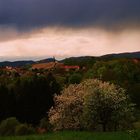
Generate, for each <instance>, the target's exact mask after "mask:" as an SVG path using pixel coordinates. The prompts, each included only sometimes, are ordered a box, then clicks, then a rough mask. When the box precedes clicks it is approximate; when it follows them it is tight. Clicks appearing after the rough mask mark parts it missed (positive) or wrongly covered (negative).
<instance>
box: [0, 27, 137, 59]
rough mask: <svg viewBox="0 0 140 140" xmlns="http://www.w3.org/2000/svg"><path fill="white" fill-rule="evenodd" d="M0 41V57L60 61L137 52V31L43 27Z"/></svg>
mask: <svg viewBox="0 0 140 140" xmlns="http://www.w3.org/2000/svg"><path fill="white" fill-rule="evenodd" d="M29 34H30V35H25V36H22V37H19V36H18V35H17V36H15V38H13V39H9V40H8V39H5V40H4V41H1V42H0V57H1V58H6V57H7V58H8V57H9V58H28V57H32V58H35V59H36V58H39V57H51V56H55V57H56V58H64V57H69V56H86V55H90V56H98V55H103V54H109V53H120V52H131V51H139V50H140V40H139V39H140V31H139V30H123V31H106V30H103V29H97V28H84V29H69V28H45V29H42V30H39V31H36V32H32V33H29Z"/></svg>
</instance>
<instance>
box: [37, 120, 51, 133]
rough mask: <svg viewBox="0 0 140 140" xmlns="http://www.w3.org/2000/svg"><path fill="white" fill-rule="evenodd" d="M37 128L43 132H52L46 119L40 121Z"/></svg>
mask: <svg viewBox="0 0 140 140" xmlns="http://www.w3.org/2000/svg"><path fill="white" fill-rule="evenodd" d="M39 127H40V128H42V129H44V130H45V131H52V125H51V124H50V122H49V120H48V118H43V119H41V120H40V125H39Z"/></svg>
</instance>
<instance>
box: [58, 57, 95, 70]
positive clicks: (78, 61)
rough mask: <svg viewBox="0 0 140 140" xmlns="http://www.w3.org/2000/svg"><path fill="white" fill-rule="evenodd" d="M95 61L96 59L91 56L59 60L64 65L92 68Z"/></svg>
mask: <svg viewBox="0 0 140 140" xmlns="http://www.w3.org/2000/svg"><path fill="white" fill-rule="evenodd" d="M95 61H96V57H93V56H81V57H70V58H66V59H63V60H61V61H60V62H61V63H64V64H65V65H78V66H81V67H82V66H87V67H90V66H92V65H93V64H94V63H95Z"/></svg>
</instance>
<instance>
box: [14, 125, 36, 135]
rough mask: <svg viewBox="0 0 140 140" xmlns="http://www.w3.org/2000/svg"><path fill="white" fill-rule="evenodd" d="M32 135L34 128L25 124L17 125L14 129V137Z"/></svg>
mask: <svg viewBox="0 0 140 140" xmlns="http://www.w3.org/2000/svg"><path fill="white" fill-rule="evenodd" d="M34 133H35V130H34V128H33V127H31V126H30V125H27V124H19V125H18V126H17V127H16V129H15V134H16V135H29V134H34Z"/></svg>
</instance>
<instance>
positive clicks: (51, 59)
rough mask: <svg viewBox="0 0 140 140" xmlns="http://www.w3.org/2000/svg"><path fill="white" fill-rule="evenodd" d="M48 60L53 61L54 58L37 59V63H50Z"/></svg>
mask: <svg viewBox="0 0 140 140" xmlns="http://www.w3.org/2000/svg"><path fill="white" fill-rule="evenodd" d="M50 62H55V58H47V59H43V60H39V61H37V63H50Z"/></svg>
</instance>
